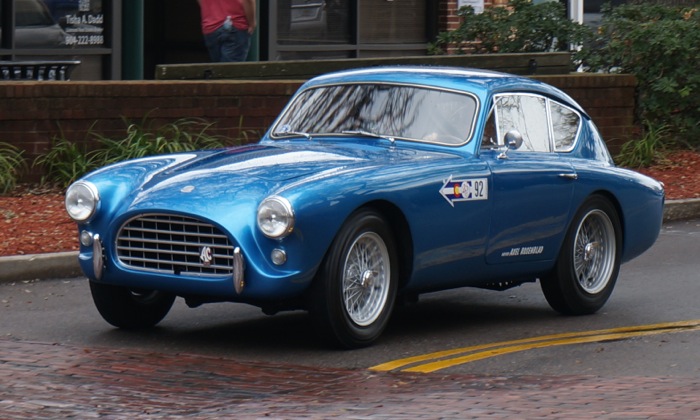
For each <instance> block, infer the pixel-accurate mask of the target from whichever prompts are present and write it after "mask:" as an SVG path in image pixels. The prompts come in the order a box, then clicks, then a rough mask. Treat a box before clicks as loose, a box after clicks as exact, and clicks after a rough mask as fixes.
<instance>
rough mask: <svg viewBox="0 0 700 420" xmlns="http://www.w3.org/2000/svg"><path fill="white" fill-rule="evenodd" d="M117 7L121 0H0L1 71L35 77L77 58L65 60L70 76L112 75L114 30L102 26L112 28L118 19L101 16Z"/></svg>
mask: <svg viewBox="0 0 700 420" xmlns="http://www.w3.org/2000/svg"><path fill="white" fill-rule="evenodd" d="M103 3H104V6H105V10H103ZM120 9H121V1H120V0H106V1H104V2H103V0H2V1H0V34H2V37H0V56H1V57H0V61H2V62H3V69H5V70H8V69H9V70H8V71H5V73H8V72H9V73H10V74H11V75H12V76H11V77H12V78H15V79H27V78H32V77H33V78H37V77H42V74H43V72H40V71H39V69H49V68H56V69H65V68H66V67H65V66H66V65H68V64H66V62H70V63H79V64H70V65H71V66H72V67H71V71H73V70H75V71H74V72H73V73H72V74H73V77H75V76H77V79H76V78H74V80H100V79H104V78H112V76H114V75H115V74H117V71H118V69H117V68H116V67H115V66H114V65H113V62H112V60H111V58H112V53H113V51H112V49H111V45H110V39H114V35H113V34H108V33H107V31H106V28H107V27H111V30H112V31H115V30H117V29H116V28H120V27H121V25H120V23H119V22H113V24H112V25H109V24H108V22H107V18H106V16H112V15H113V13H114V11H115V10H120ZM8 17H9V18H8ZM30 62H31V63H30ZM46 71H47V72H48V70H46ZM44 76H45V75H44ZM6 78H7V77H5V79H6Z"/></svg>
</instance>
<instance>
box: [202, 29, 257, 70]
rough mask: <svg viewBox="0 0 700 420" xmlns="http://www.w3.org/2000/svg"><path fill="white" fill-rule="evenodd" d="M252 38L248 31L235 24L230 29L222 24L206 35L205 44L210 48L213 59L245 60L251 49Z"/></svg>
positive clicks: (220, 60)
mask: <svg viewBox="0 0 700 420" xmlns="http://www.w3.org/2000/svg"><path fill="white" fill-rule="evenodd" d="M250 39H251V36H250V34H249V33H248V31H241V30H240V29H236V27H235V26H234V27H231V28H230V29H226V28H224V27H223V26H221V27H220V28H219V29H217V30H215V31H214V32H212V33H210V34H207V35H204V44H205V45H206V46H207V49H208V50H209V57H210V58H211V60H212V61H215V62H230V61H245V60H246V58H247V57H248V50H249V49H250Z"/></svg>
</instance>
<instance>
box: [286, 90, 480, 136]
mask: <svg viewBox="0 0 700 420" xmlns="http://www.w3.org/2000/svg"><path fill="white" fill-rule="evenodd" d="M476 108H477V101H476V99H475V98H474V97H473V96H472V95H470V94H465V93H457V92H452V91H445V90H438V89H430V88H423V87H416V86H405V85H390V84H343V85H334V86H321V87H316V88H311V89H308V90H306V91H304V92H302V93H301V94H300V95H298V96H297V97H296V99H295V100H294V101H293V102H292V103H291V104H290V105H289V106H288V107H287V109H286V111H285V113H284V114H283V115H282V116H281V118H280V119H279V121H278V123H277V125H276V126H275V128H274V129H273V131H272V136H273V137H274V138H287V137H290V136H303V137H306V138H311V137H313V136H317V135H324V136H326V135H338V136H343V135H355V136H356V135H363V136H372V137H378V138H386V139H391V140H393V139H406V140H414V141H424V142H431V143H441V144H449V145H459V144H463V143H465V142H467V141H468V140H469V138H470V137H471V131H472V127H473V122H474V115H475V113H476Z"/></svg>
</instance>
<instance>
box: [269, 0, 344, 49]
mask: <svg viewBox="0 0 700 420" xmlns="http://www.w3.org/2000/svg"><path fill="white" fill-rule="evenodd" d="M349 3H350V2H349V1H348V0H328V1H325V0H278V1H277V36H278V42H279V43H280V44H309V43H312V44H319V43H327V42H343V43H349V42H350V41H351V36H350V31H349V16H350V4H349Z"/></svg>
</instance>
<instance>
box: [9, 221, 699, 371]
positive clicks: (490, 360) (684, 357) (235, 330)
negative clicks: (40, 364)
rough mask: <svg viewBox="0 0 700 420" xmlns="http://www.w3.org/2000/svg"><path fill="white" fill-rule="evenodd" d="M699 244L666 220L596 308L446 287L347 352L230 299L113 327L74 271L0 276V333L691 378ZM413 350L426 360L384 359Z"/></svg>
mask: <svg viewBox="0 0 700 420" xmlns="http://www.w3.org/2000/svg"><path fill="white" fill-rule="evenodd" d="M698 251H700V220H691V221H682V222H672V223H667V224H665V225H664V228H663V231H662V233H661V236H660V238H659V240H658V242H657V243H656V245H655V246H654V247H653V248H652V249H651V250H649V251H648V252H647V253H645V254H644V255H643V256H641V257H640V258H638V259H636V260H634V261H632V262H630V263H628V264H626V265H624V266H623V267H622V270H621V273H620V277H619V280H618V284H617V287H616V289H615V292H614V293H613V296H612V298H611V299H610V301H609V302H608V304H607V305H606V307H604V308H603V310H602V311H601V312H599V313H598V314H596V315H592V316H586V317H564V316H560V315H558V314H556V313H554V312H553V311H552V310H550V309H549V306H548V305H547V303H546V301H545V300H544V297H543V296H542V294H541V292H540V289H539V285H537V284H528V285H524V286H521V287H518V288H515V289H511V290H508V291H505V292H492V291H482V290H472V289H460V290H453V291H447V292H440V293H435V294H431V295H426V296H422V297H421V300H420V302H419V303H418V304H416V305H411V306H409V307H403V308H400V309H399V310H398V311H397V312H396V314H395V315H394V318H393V320H392V323H391V325H390V326H389V328H388V330H387V331H386V332H385V334H384V335H383V336H382V339H381V340H380V341H379V342H378V343H377V344H376V345H375V346H373V347H371V348H368V349H361V350H354V351H338V350H331V349H328V348H327V347H325V346H324V344H323V343H322V342H320V341H319V340H318V339H317V338H316V336H315V334H314V331H313V330H312V328H311V325H310V322H309V319H308V318H307V315H306V314H305V313H303V312H293V313H282V314H278V315H276V316H272V317H270V316H266V315H264V314H262V313H261V312H260V310H258V309H257V308H253V307H249V306H244V305H237V304H212V305H204V306H202V307H200V308H196V309H190V308H187V307H186V306H185V305H184V303H183V302H182V301H181V300H178V302H177V303H176V306H175V307H174V309H173V311H172V312H171V313H170V314H169V315H168V317H166V319H165V320H164V321H163V322H162V323H161V324H160V325H159V327H158V328H156V329H154V330H150V331H147V332H136V333H135V332H124V331H120V330H116V329H114V328H112V327H110V326H109V325H108V324H106V323H105V322H104V321H103V320H102V319H101V318H100V316H99V315H98V313H97V311H96V310H95V309H94V307H93V305H92V301H91V298H90V295H89V290H88V284H87V280H86V279H84V278H74V279H57V280H44V281H35V282H15V283H7V284H0V339H4V340H10V341H21V342H40V343H58V344H65V345H69V346H78V347H82V348H86V349H89V348H110V349H129V350H139V351H154V352H160V353H164V354H184V353H187V354H202V355H207V356H219V357H226V358H234V359H235V360H237V361H242V362H245V361H251V362H256V363H259V362H263V363H266V362H270V363H290V364H296V365H305V366H315V367H322V368H325V367H328V368H349V369H360V370H366V369H372V368H375V369H377V368H379V369H385V370H391V369H394V370H397V371H398V370H402V369H407V368H411V367H415V366H419V369H420V366H423V365H425V363H426V362H432V361H435V360H443V359H436V357H435V356H433V355H432V354H433V353H435V352H442V351H449V350H455V351H454V353H455V355H456V356H461V357H463V359H459V360H454V359H453V357H454V356H450V357H449V358H447V360H448V362H444V363H443V364H442V365H438V368H437V370H435V371H436V372H443V373H449V374H478V375H504V376H509V375H596V376H599V377H621V376H677V377H686V378H698V377H700V363H698V362H700V358H699V356H698V354H697V348H699V347H700V307H698V305H697V298H698V296H700V274H699V273H700V258H698V255H699V253H698ZM678 322H681V324H669V323H678ZM630 327H640V328H639V329H635V328H630ZM560 334H571V335H572V336H561V335H560ZM552 335H557V336H556V337H551V336H552ZM516 340H519V341H516ZM514 341H515V342H514ZM476 346H481V347H476ZM484 351H487V353H484ZM421 355H428V356H426V357H425V359H426V361H423V362H420V363H413V364H406V363H405V362H396V363H395V364H394V365H386V364H387V363H390V362H395V361H398V360H402V359H405V358H408V357H416V356H421Z"/></svg>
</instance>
